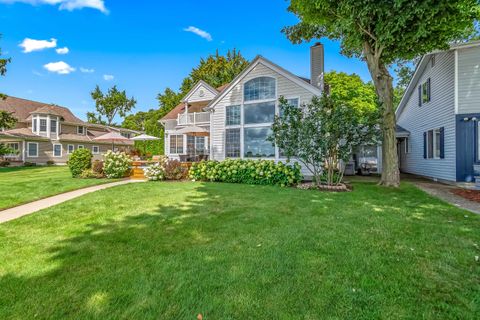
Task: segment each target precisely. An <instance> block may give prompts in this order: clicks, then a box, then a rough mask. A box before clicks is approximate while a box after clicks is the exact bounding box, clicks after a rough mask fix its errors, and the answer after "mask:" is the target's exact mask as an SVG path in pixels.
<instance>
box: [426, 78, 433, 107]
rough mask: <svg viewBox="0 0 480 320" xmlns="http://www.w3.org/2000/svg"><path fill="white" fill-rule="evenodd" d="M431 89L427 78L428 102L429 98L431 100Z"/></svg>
mask: <svg viewBox="0 0 480 320" xmlns="http://www.w3.org/2000/svg"><path fill="white" fill-rule="evenodd" d="M430 93H431V90H430V78H428V79H427V96H428V102H430V100H432V96H431V94H430Z"/></svg>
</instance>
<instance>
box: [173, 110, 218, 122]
mask: <svg viewBox="0 0 480 320" xmlns="http://www.w3.org/2000/svg"><path fill="white" fill-rule="evenodd" d="M177 122H178V124H179V125H187V124H202V123H209V122H210V112H193V113H187V114H185V113H181V114H179V115H178V118H177Z"/></svg>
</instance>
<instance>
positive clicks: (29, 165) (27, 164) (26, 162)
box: [23, 161, 37, 167]
mask: <svg viewBox="0 0 480 320" xmlns="http://www.w3.org/2000/svg"><path fill="white" fill-rule="evenodd" d="M36 165H37V164H36V163H35V162H28V161H25V162H24V163H23V166H24V167H35V166H36Z"/></svg>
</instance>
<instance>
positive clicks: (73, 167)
mask: <svg viewBox="0 0 480 320" xmlns="http://www.w3.org/2000/svg"><path fill="white" fill-rule="evenodd" d="M68 167H69V168H70V172H71V173H72V177H74V178H76V177H78V176H80V174H82V172H83V171H84V170H85V169H90V168H91V167H92V152H91V151H90V150H88V149H77V150H75V151H74V152H73V153H72V154H71V155H70V159H68Z"/></svg>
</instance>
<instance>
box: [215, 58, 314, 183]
mask: <svg viewBox="0 0 480 320" xmlns="http://www.w3.org/2000/svg"><path fill="white" fill-rule="evenodd" d="M261 76H269V77H274V78H275V79H276V82H277V98H279V97H280V96H284V97H285V98H290V97H292V98H293V97H296V98H299V100H300V101H299V102H300V104H303V103H308V102H310V100H311V99H312V97H313V94H312V93H311V92H310V91H308V90H306V89H305V88H303V87H302V86H300V85H298V84H296V83H295V82H293V81H291V80H289V79H288V78H286V77H284V76H283V75H281V74H279V73H277V72H276V71H274V70H272V69H270V68H269V67H267V66H265V65H264V64H262V63H261V62H260V63H259V64H258V65H257V66H255V68H253V69H252V70H251V71H250V72H249V73H248V74H247V75H246V76H245V77H244V78H243V79H242V80H241V81H240V82H239V83H238V84H237V85H236V86H235V87H233V88H231V90H230V91H229V92H228V93H227V94H226V95H225V96H224V97H223V98H222V99H221V100H220V101H218V102H217V103H216V104H215V106H214V112H213V114H212V116H211V130H210V135H211V138H212V141H211V152H210V154H211V155H212V158H213V159H214V160H224V159H225V107H226V106H230V105H241V104H242V103H243V84H244V83H245V82H247V81H249V80H251V79H253V78H257V77H261ZM277 108H278V107H277ZM242 138H243V133H241V139H242ZM241 143H242V145H243V142H241ZM241 153H242V154H243V152H241ZM276 154H277V155H278V152H276ZM275 160H277V161H279V159H278V157H276V158H275ZM302 171H303V173H304V175H309V176H310V175H311V173H310V172H309V171H306V170H305V168H304V170H302Z"/></svg>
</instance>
